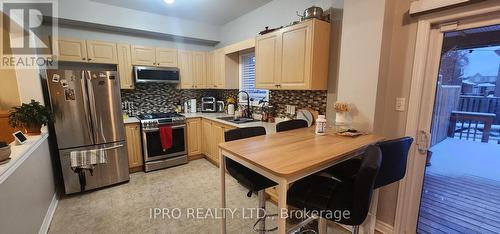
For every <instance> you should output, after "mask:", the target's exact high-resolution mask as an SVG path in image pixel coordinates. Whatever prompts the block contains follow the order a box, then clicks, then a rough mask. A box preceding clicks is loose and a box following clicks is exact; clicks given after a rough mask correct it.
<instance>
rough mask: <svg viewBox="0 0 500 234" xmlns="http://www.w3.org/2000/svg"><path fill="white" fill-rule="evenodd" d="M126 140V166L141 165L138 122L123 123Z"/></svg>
mask: <svg viewBox="0 0 500 234" xmlns="http://www.w3.org/2000/svg"><path fill="white" fill-rule="evenodd" d="M125 136H126V140H127V151H128V167H129V168H138V167H141V166H142V165H143V159H142V150H141V130H140V127H139V124H138V123H134V124H126V125H125Z"/></svg>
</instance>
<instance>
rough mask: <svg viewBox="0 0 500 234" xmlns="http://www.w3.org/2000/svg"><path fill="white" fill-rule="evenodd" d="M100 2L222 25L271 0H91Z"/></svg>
mask: <svg viewBox="0 0 500 234" xmlns="http://www.w3.org/2000/svg"><path fill="white" fill-rule="evenodd" d="M91 1H94V2H98V3H103V4H108V5H113V6H118V7H124V8H129V9H133V10H139V11H145V12H149V13H155V14H162V15H168V16H173V17H178V18H183V19H189V20H196V21H201V22H207V23H211V24H217V25H222V24H225V23H227V22H230V21H231V20H233V19H236V18H238V17H239V16H242V15H244V14H246V13H248V12H250V11H252V10H253V9H256V8H258V7H260V6H262V5H264V4H266V3H268V2H270V1H271V0H175V2H174V3H173V4H167V3H165V2H164V1H163V0H91Z"/></svg>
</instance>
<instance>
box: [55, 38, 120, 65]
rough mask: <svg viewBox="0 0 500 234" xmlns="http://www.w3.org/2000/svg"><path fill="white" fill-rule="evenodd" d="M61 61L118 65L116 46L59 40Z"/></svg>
mask: <svg viewBox="0 0 500 234" xmlns="http://www.w3.org/2000/svg"><path fill="white" fill-rule="evenodd" d="M57 41H58V42H57V43H58V46H57V48H56V49H55V55H56V56H57V59H58V60H59V61H66V62H88V63H107V64H117V63H118V59H117V53H116V44H115V43H110V42H103V41H91V40H79V39H69V38H59V39H57Z"/></svg>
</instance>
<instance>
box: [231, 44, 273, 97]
mask: <svg viewBox="0 0 500 234" xmlns="http://www.w3.org/2000/svg"><path fill="white" fill-rule="evenodd" d="M250 54H253V55H255V52H248V53H241V54H240V56H239V61H240V64H239V66H238V67H239V78H238V82H239V83H238V84H239V91H241V90H242V89H241V87H243V57H244V56H247V55H250ZM266 91H267V94H266V98H265V100H266V101H269V90H266ZM240 96H243V95H242V94H240V95H238V104H240V105H247V102H246V99H245V100H242V99H240ZM250 105H252V106H258V105H259V100H254V101H253V102H252V101H250Z"/></svg>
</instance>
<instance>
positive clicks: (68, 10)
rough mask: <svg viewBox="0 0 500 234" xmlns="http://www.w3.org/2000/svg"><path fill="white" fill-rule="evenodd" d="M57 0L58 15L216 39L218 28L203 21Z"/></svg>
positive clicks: (78, 0) (78, 1) (117, 25)
mask: <svg viewBox="0 0 500 234" xmlns="http://www.w3.org/2000/svg"><path fill="white" fill-rule="evenodd" d="M57 2H58V8H59V15H58V17H59V18H64V19H70V20H76V21H83V22H90V23H95V24H104V25H111V26H116V27H124V28H132V29H137V30H145V31H152V32H158V33H165V34H171V35H178V36H184V37H192V38H199V39H206V40H214V41H218V40H219V30H220V28H219V27H218V26H216V25H212V24H207V23H204V22H198V21H192V20H184V19H180V18H176V17H169V16H165V15H159V14H152V13H147V12H142V11H137V10H132V9H127V8H122V7H116V6H111V5H107V4H102V3H98V2H93V1H89V0H59V1H57ZM144 4H147V3H146V2H145V3H144ZM193 14H196V12H193Z"/></svg>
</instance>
